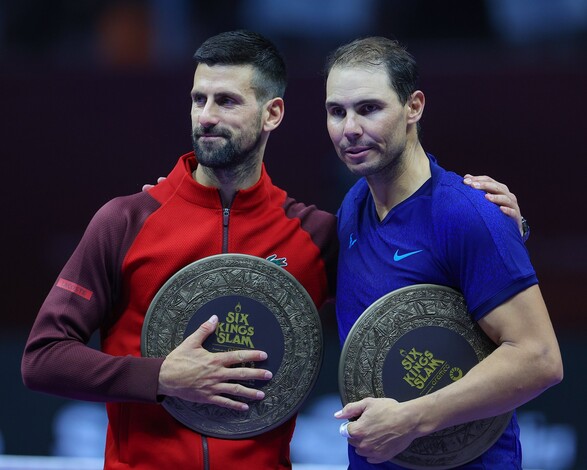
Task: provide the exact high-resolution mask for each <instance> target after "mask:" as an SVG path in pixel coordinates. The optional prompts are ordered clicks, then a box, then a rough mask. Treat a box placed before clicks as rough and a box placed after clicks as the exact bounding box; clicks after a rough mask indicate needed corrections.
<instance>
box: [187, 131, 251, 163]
mask: <svg viewBox="0 0 587 470" xmlns="http://www.w3.org/2000/svg"><path fill="white" fill-rule="evenodd" d="M200 135H204V133H203V132H202V131H201V130H197V131H194V132H193V133H192V144H193V147H194V152H195V154H196V158H197V160H198V163H199V164H200V165H203V166H205V167H208V168H210V169H213V170H231V171H235V170H238V168H240V167H243V169H244V168H250V167H251V166H252V165H251V164H252V163H254V161H255V160H256V156H257V153H258V151H259V147H260V145H261V133H259V134H258V135H257V136H256V138H255V140H254V141H253V142H252V143H251V144H250V145H249V146H247V147H245V145H244V143H243V140H244V139H242V138H241V139H236V140H235V139H233V138H232V136H231V135H230V134H223V136H224V138H225V139H226V140H225V143H224V145H222V146H208V145H206V144H201V143H200V142H199V140H198V137H199V136H200Z"/></svg>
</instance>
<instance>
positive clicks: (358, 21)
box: [0, 0, 587, 469]
mask: <svg viewBox="0 0 587 470" xmlns="http://www.w3.org/2000/svg"><path fill="white" fill-rule="evenodd" d="M235 28H248V29H253V30H256V31H259V32H261V33H264V34H266V35H267V36H269V37H270V38H271V39H273V40H274V42H275V43H276V44H277V45H278V46H279V48H280V49H281V50H282V52H283V53H284V55H285V56H286V59H287V62H288V67H289V74H290V84H289V88H288V91H287V93H286V118H285V121H284V122H283V124H282V126H281V127H280V128H279V129H278V130H277V131H276V132H275V133H274V135H273V136H272V138H271V139H270V141H269V145H268V151H267V156H266V165H267V168H268V171H269V172H270V174H271V175H272V178H273V180H274V182H276V183H277V184H278V185H280V186H282V187H284V188H286V189H287V190H288V191H289V193H290V194H291V195H292V196H293V197H295V198H297V199H299V200H303V201H304V202H313V203H316V204H317V205H318V206H319V207H321V208H323V209H326V210H330V211H335V210H336V208H337V206H338V203H339V201H340V200H341V198H342V195H343V194H344V192H345V190H346V189H347V188H348V187H349V186H350V184H351V183H352V179H351V178H350V177H349V176H348V175H347V174H346V171H345V170H344V168H342V166H341V165H340V164H339V162H338V159H337V158H336V156H335V154H334V151H333V150H332V148H331V144H330V141H329V139H328V136H327V133H326V127H325V112H324V107H323V100H324V82H323V80H324V79H323V76H322V74H321V68H322V64H323V60H324V57H325V55H326V54H327V53H328V52H329V51H330V50H332V49H333V48H334V47H336V46H337V45H339V44H341V43H342V42H345V41H347V40H350V39H353V38H355V37H357V36H363V35H376V34H377V35H384V36H389V37H395V38H397V39H399V40H400V41H401V42H403V43H405V44H406V45H407V46H408V48H409V49H410V51H411V52H412V53H413V54H414V55H415V56H416V58H417V60H418V62H419V64H420V69H421V76H422V78H421V88H422V89H423V90H424V92H425V94H426V98H427V103H426V110H425V115H424V119H423V122H422V128H423V134H422V136H423V143H424V147H425V149H426V150H427V151H429V152H432V153H433V154H435V155H436V156H437V157H438V159H439V160H440V163H441V164H442V165H443V166H445V167H447V168H450V169H453V170H455V171H456V172H458V173H461V174H464V173H466V172H469V173H472V174H489V175H491V176H493V177H495V178H496V179H498V180H499V181H502V182H504V183H506V184H507V185H508V186H509V187H510V188H511V189H512V190H513V192H514V193H515V194H516V195H517V196H518V198H519V200H520V203H521V207H522V212H523V214H524V215H525V216H526V218H527V219H528V220H529V222H530V225H531V227H532V235H531V237H530V240H529V241H528V243H527V246H528V249H529V251H530V253H531V256H532V259H533V262H534V265H535V267H536V269H537V271H538V275H539V278H540V281H541V288H542V291H543V294H544V297H545V299H546V302H547V305H548V307H549V311H550V314H551V317H552V321H553V323H554V325H555V328H556V330H557V333H558V336H559V339H560V343H561V348H562V351H563V355H564V360H565V373H566V376H565V380H564V382H563V383H562V384H561V385H559V386H557V387H555V388H553V389H551V390H549V391H547V392H546V393H545V394H543V395H542V396H541V397H539V398H537V399H536V400H534V401H533V402H531V403H529V404H528V405H525V406H524V407H522V409H521V410H520V413H521V415H522V421H523V422H524V430H523V433H524V434H523V438H524V439H525V443H524V445H525V448H526V449H527V451H526V455H527V457H526V460H525V466H528V467H533V468H545V469H557V468H561V469H562V468H576V469H579V468H587V451H586V449H587V424H586V419H587V412H586V410H587V407H585V405H584V402H583V397H584V395H585V391H586V389H587V379H585V378H584V376H583V370H584V369H583V359H584V358H585V357H586V354H585V349H584V348H585V347H586V346H587V345H586V344H585V339H586V338H587V311H586V307H585V300H584V299H583V298H582V297H581V295H584V294H585V291H584V290H583V289H585V281H586V280H587V276H586V274H587V250H586V248H585V245H586V241H587V219H586V217H585V214H586V211H585V209H584V208H583V209H581V207H584V206H583V203H581V202H580V200H581V198H582V197H583V196H584V191H585V184H584V180H585V174H586V170H587V158H586V157H587V154H586V150H585V143H584V142H585V141H584V138H585V134H586V133H587V119H586V117H585V111H586V110H587V0H486V1H482V0H469V1H454V0H446V1H443V2H437V1H424V0H410V1H400V0H295V1H294V0H240V1H236V0H235V1H228V0H213V1H188V0H150V1H131V0H129V1H120V0H111V1H106V0H54V1H52V2H47V1H43V0H0V109H1V110H2V125H1V127H0V129H1V130H0V137H1V147H0V148H1V155H2V158H1V163H0V165H1V168H2V173H1V177H2V185H1V188H2V189H1V190H2V198H1V200H2V206H3V207H2V211H3V212H4V214H5V216H6V217H5V219H4V220H5V221H4V223H3V224H2V236H3V239H2V256H1V259H2V271H1V274H0V278H1V282H0V285H1V289H2V290H1V295H2V297H1V299H2V313H1V328H0V353H2V369H1V377H2V387H1V388H0V390H1V391H0V451H3V452H4V454H28V455H51V454H58V453H59V452H60V451H59V445H58V444H57V437H56V432H55V430H54V428H55V423H56V420H57V416H61V414H60V413H61V411H62V410H64V409H66V408H68V407H70V406H72V405H79V404H72V403H71V402H68V401H66V400H62V399H59V398H55V397H50V396H47V395H43V394H38V393H33V392H30V391H28V390H26V389H25V388H24V387H23V385H22V382H21V378H20V355H21V352H22V348H23V345H24V342H25V341H26V338H27V335H28V331H29V328H30V326H31V324H32V322H33V320H34V318H35V315H36V313H37V311H38V309H39V307H40V305H41V303H42V301H43V299H44V297H45V295H46V294H47V292H48V290H49V288H50V286H51V285H52V283H53V282H54V280H55V279H56V277H57V275H58V273H59V271H60V268H61V266H62V265H63V264H64V262H65V261H66V259H67V258H68V257H69V255H70V253H71V252H72V250H73V249H74V247H75V246H76V244H77V242H78V241H79V239H80V237H81V235H82V233H83V230H84V228H85V226H86V224H87V223H88V221H89V220H90V218H91V216H92V215H93V213H94V212H95V211H96V210H97V209H98V208H99V207H100V206H101V205H102V204H103V203H105V202H106V201H107V200H108V199H110V198H112V197H114V196H116V195H122V194H129V193H133V192H136V191H140V189H141V186H142V184H144V183H147V182H154V181H155V180H156V178H157V177H158V176H161V175H166V174H167V172H168V171H169V170H170V169H171V168H172V166H173V165H174V163H175V161H176V160H177V158H178V156H179V155H180V154H182V153H185V152H187V151H189V150H190V148H191V141H190V119H189V109H190V99H189V91H190V87H191V82H192V77H193V63H192V62H191V55H192V53H193V52H194V51H195V49H196V48H197V47H198V45H199V44H200V43H201V42H202V41H203V40H204V39H206V38H207V37H209V36H210V35H213V34H215V33H218V32H221V31H225V30H230V29H235ZM582 292H583V294H581V293H582ZM330 313H332V312H330ZM328 318H329V319H327V320H326V325H325V326H326V334H327V336H331V337H332V340H331V341H329V344H330V345H331V346H330V347H329V348H328V349H327V353H326V361H325V367H324V372H323V374H322V376H321V378H320V380H319V381H318V385H317V387H316V390H315V392H314V394H313V396H312V399H311V400H310V402H309V405H308V406H310V405H311V404H312V403H314V402H315V401H319V400H320V399H321V398H322V397H324V396H330V394H333V393H334V394H335V393H336V382H337V372H336V369H337V352H338V351H337V343H336V341H337V340H336V336H335V333H334V327H333V325H334V319H333V314H331V315H329V316H328ZM533 366H534V365H533V364H528V367H533ZM524 436H525V437H524ZM62 453H65V451H62ZM306 454H308V455H309V454H310V452H309V451H308V452H307V453H306Z"/></svg>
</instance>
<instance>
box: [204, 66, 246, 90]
mask: <svg viewBox="0 0 587 470" xmlns="http://www.w3.org/2000/svg"><path fill="white" fill-rule="evenodd" d="M253 73H254V69H253V67H252V66H251V65H211V66H210V65H207V64H198V66H197V67H196V71H195V73H194V88H207V89H208V88H209V89H214V90H221V89H223V88H228V89H232V90H233V91H240V92H243V93H246V92H249V91H253V87H252V82H253Z"/></svg>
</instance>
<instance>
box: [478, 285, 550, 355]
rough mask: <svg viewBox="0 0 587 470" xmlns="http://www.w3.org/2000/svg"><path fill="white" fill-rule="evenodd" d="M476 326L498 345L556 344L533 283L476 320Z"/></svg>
mask: <svg viewBox="0 0 587 470" xmlns="http://www.w3.org/2000/svg"><path fill="white" fill-rule="evenodd" d="M479 326H480V327H481V328H482V329H483V331H485V333H486V334H487V335H488V336H489V337H490V338H491V339H492V340H493V342H495V343H496V344H497V345H498V346H500V345H502V344H508V345H510V346H513V347H520V348H532V349H543V348H556V349H558V344H557V340H556V336H555V333H554V329H553V327H552V323H551V321H550V317H549V314H548V310H547V308H546V305H545V303H544V299H543V298H542V294H541V292H540V288H539V287H538V285H537V284H535V285H533V286H531V287H529V288H527V289H525V290H523V291H521V292H519V293H518V294H516V295H514V296H513V297H512V298H510V299H509V300H507V301H506V302H504V303H503V304H501V305H499V306H498V307H496V308H494V309H493V310H492V311H490V312H489V313H488V314H487V315H485V316H484V317H483V318H481V319H480V320H479Z"/></svg>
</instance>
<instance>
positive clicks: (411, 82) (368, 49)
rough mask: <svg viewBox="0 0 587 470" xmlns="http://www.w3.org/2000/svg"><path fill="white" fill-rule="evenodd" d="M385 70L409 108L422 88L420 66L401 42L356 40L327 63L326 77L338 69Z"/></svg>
mask: <svg viewBox="0 0 587 470" xmlns="http://www.w3.org/2000/svg"><path fill="white" fill-rule="evenodd" d="M341 66H359V67H360V66H365V67H380V66H383V67H384V68H385V70H386V72H387V76H388V78H389V84H390V85H391V87H392V88H393V89H394V90H395V92H396V93H397V95H398V97H399V100H400V102H401V103H402V104H406V103H407V101H408V99H409V97H410V96H411V94H412V93H413V92H414V91H416V89H417V85H418V65H417V64H416V60H415V59H414V57H413V56H412V55H411V54H410V53H409V52H408V51H407V50H406V48H405V47H404V46H402V45H401V44H400V43H399V42H398V41H396V40H393V39H388V38H384V37H380V36H372V37H368V38H362V39H355V40H354V41H352V42H350V43H348V44H345V45H343V46H340V47H339V48H338V49H336V50H335V51H334V52H333V53H332V54H330V55H329V56H328V58H327V60H326V66H325V73H326V77H328V74H329V73H330V71H331V70H332V69H333V68H335V67H341Z"/></svg>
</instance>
